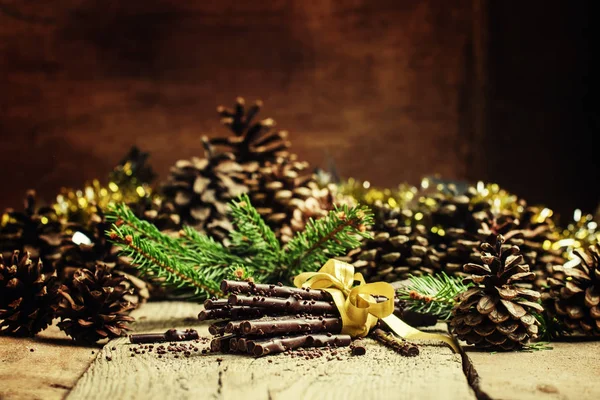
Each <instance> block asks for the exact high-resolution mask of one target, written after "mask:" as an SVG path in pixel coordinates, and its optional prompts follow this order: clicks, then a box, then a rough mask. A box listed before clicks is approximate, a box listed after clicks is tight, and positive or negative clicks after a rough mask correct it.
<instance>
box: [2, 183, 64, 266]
mask: <svg viewBox="0 0 600 400" xmlns="http://www.w3.org/2000/svg"><path fill="white" fill-rule="evenodd" d="M24 203H25V208H24V210H23V211H15V210H13V209H7V210H5V211H4V214H2V215H1V217H0V254H2V255H3V256H4V257H5V258H6V259H10V257H11V255H12V252H13V251H14V250H19V251H20V252H21V254H25V252H29V254H30V256H31V257H32V258H34V259H37V258H41V260H42V263H43V265H44V268H47V269H48V270H50V269H51V268H52V265H53V263H54V262H55V261H56V260H57V259H58V258H59V257H60V251H59V248H60V244H61V240H62V230H63V226H64V224H63V221H62V220H61V219H60V218H59V217H58V215H57V214H56V212H55V211H54V209H52V208H51V207H36V194H35V191H33V190H30V191H28V192H27V194H26V196H25V201H24Z"/></svg>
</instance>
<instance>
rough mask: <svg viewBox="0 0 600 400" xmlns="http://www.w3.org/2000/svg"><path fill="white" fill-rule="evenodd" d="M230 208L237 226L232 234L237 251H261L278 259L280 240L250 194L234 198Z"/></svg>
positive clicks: (254, 252)
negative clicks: (251, 199) (253, 205)
mask: <svg viewBox="0 0 600 400" xmlns="http://www.w3.org/2000/svg"><path fill="white" fill-rule="evenodd" d="M230 210H231V217H232V219H233V225H234V226H235V227H236V230H235V231H233V232H231V235H230V236H231V239H232V243H233V245H234V246H236V247H237V251H238V252H243V251H247V252H249V253H251V254H258V253H259V254H263V255H265V256H269V257H271V258H273V259H276V258H277V257H278V256H279V254H280V252H281V246H280V244H279V241H278V240H277V237H276V236H275V233H274V232H273V231H272V230H271V228H269V226H268V225H267V224H266V223H265V221H264V220H263V219H262V217H261V215H260V214H259V213H258V211H257V210H256V208H254V207H252V205H251V204H250V198H249V197H248V195H247V194H243V195H241V196H240V198H239V199H238V200H237V201H236V200H233V201H232V202H231V204H230Z"/></svg>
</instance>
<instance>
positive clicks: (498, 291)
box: [450, 235, 544, 350]
mask: <svg viewBox="0 0 600 400" xmlns="http://www.w3.org/2000/svg"><path fill="white" fill-rule="evenodd" d="M503 244H504V237H502V235H498V236H497V237H494V245H492V244H490V243H482V245H481V250H482V256H481V262H482V263H481V264H471V263H468V264H465V266H464V271H465V272H466V273H470V274H472V275H471V276H470V277H469V278H466V279H465V280H464V281H465V282H471V283H473V284H474V287H472V288H470V289H468V290H467V291H465V292H463V293H462V294H460V295H459V296H458V302H457V304H456V306H455V307H454V310H453V317H452V320H451V321H450V326H451V330H452V333H454V334H455V335H456V336H457V337H458V338H459V339H461V340H465V341H466V342H467V343H469V344H473V345H475V347H479V348H491V349H494V350H513V349H518V348H521V347H522V346H523V345H524V344H525V343H527V342H528V341H529V340H530V339H535V338H537V333H538V326H539V321H538V320H537V319H536V317H535V316H534V313H541V312H543V310H544V309H543V307H542V306H541V305H540V304H539V303H538V302H537V301H538V300H539V299H540V293H539V292H537V291H535V290H530V289H525V288H522V287H520V286H519V284H520V283H522V282H524V281H531V280H533V279H535V274H534V273H533V272H530V271H529V266H528V265H526V264H524V263H523V256H522V255H521V254H520V252H519V248H518V247H517V246H510V247H508V248H507V247H506V246H503Z"/></svg>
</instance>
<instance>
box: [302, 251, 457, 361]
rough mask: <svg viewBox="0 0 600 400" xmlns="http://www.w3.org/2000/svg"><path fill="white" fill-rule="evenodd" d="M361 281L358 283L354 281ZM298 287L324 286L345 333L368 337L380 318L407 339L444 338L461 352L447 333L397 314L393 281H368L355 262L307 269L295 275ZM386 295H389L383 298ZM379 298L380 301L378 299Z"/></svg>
mask: <svg viewBox="0 0 600 400" xmlns="http://www.w3.org/2000/svg"><path fill="white" fill-rule="evenodd" d="M355 282H358V285H357V286H354V283H355ZM294 285H295V286H296V287H302V288H307V287H308V288H311V289H323V290H325V291H327V292H328V293H329V294H331V297H332V298H333V301H334V302H335V305H336V307H337V309H338V310H339V312H340V316H341V318H342V333H343V334H347V335H350V336H352V337H364V336H366V335H367V334H368V333H369V331H370V330H371V328H373V327H374V326H375V325H376V324H377V321H378V320H379V319H381V320H382V321H383V322H385V323H386V325H387V326H388V327H389V328H390V329H391V330H392V331H393V332H394V333H396V334H397V335H398V336H400V337H401V338H404V339H424V340H441V341H443V342H445V343H447V344H448V345H449V346H450V347H451V348H452V350H454V351H455V352H457V353H458V347H457V345H456V342H455V341H454V340H452V338H451V337H449V336H447V335H442V334H437V333H427V332H421V331H420V330H418V329H415V328H413V327H412V326H410V325H408V324H406V323H405V322H404V321H402V320H401V319H400V318H398V317H396V316H395V315H394V294H395V291H394V288H393V287H392V285H390V284H389V283H385V282H375V283H365V279H364V278H363V276H362V274H360V273H354V266H352V265H350V264H347V263H345V262H343V261H339V260H335V259H330V260H329V261H327V262H326V263H325V265H323V267H321V269H320V270H319V271H318V272H304V273H302V274H300V275H298V276H296V278H294ZM382 298H385V300H384V301H382V302H381V300H382ZM378 300H379V302H378Z"/></svg>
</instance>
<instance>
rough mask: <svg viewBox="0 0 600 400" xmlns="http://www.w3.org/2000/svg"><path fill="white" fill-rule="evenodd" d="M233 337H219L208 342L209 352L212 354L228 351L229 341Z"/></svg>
mask: <svg viewBox="0 0 600 400" xmlns="http://www.w3.org/2000/svg"><path fill="white" fill-rule="evenodd" d="M234 337H235V335H226V336H219V337H216V338H214V339H213V340H211V341H210V351H212V352H213V353H217V352H219V351H220V352H223V353H226V352H228V351H229V341H230V340H231V339H232V338H234Z"/></svg>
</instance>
